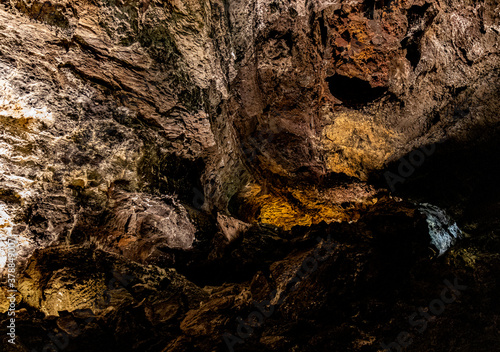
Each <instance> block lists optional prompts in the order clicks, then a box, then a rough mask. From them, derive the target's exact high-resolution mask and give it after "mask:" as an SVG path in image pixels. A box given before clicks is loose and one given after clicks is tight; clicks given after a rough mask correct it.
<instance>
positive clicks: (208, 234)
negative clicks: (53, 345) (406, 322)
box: [0, 0, 500, 352]
mask: <svg viewBox="0 0 500 352" xmlns="http://www.w3.org/2000/svg"><path fill="white" fill-rule="evenodd" d="M499 23H500V5H499V4H498V3H497V2H496V1H495V0H481V1H469V0H459V1H446V0H408V1H406V0H369V1H357V0H353V1H343V0H342V1H341V0H333V1H320V0H250V1H246V0H245V1H243V0H231V1H227V0H82V1H77V0H57V1H40V0H0V125H1V126H2V134H1V135H0V268H2V270H3V272H4V273H5V264H6V255H5V253H6V239H7V237H12V236H15V237H17V238H19V246H18V249H19V256H18V261H19V270H20V273H23V271H22V270H24V269H26V271H25V272H24V273H23V275H22V276H21V278H22V279H21V283H22V285H23V290H22V295H23V300H22V304H24V306H23V307H24V309H25V310H24V311H23V312H21V313H20V314H21V316H24V317H25V322H26V324H27V325H26V326H25V327H24V329H25V330H24V331H25V332H26V333H27V332H29V331H31V332H34V335H33V336H35V335H36V337H33V338H27V339H26V340H24V342H23V346H24V347H20V348H26V350H31V349H30V347H32V346H36V347H37V348H38V347H40V348H43V347H44V344H45V342H44V340H43V336H45V333H44V331H45V330H44V328H43V326H44V324H48V325H47V326H50V328H55V327H56V326H57V327H59V328H60V329H62V330H63V331H66V332H67V331H68V329H69V328H68V326H69V325H68V324H70V325H71V324H73V323H75V322H80V320H82V319H86V318H88V317H87V316H86V315H85V314H87V313H88V312H86V309H91V302H95V295H98V296H99V295H101V294H102V293H103V292H106V289H105V279H106V278H107V277H105V276H106V275H108V276H109V273H108V274H105V275H104V276H103V275H101V274H99V271H110V270H111V271H113V270H114V269H113V268H114V267H113V268H112V265H111V264H110V262H112V261H113V260H115V259H116V258H118V259H116V260H117V261H119V262H120V268H125V267H126V268H127V270H128V271H132V272H135V273H136V274H137V275H138V276H140V279H139V281H137V282H134V284H133V287H134V288H133V289H132V288H129V289H127V288H125V291H123V290H117V291H116V292H114V291H113V295H115V298H116V300H115V301H113V303H112V304H110V307H114V308H113V309H115V310H114V311H113V309H111V308H110V310H109V311H106V310H104V311H92V314H94V315H95V317H94V319H95V322H99V324H103V325H109V326H111V327H113V326H115V327H118V328H117V329H118V330H117V331H118V333H117V334H115V333H112V334H111V333H110V334H108V335H109V336H108V335H106V334H107V333H109V332H110V331H108V330H105V331H104V332H103V333H102V334H101V335H99V336H100V337H99V339H100V340H99V339H98V341H100V342H99V343H102V346H103V347H102V350H103V351H105V350H106V351H107V350H109V351H112V350H113V348H114V347H113V346H114V345H113V343H115V342H116V341H118V340H120V341H122V342H120V343H119V344H118V345H119V346H120V347H119V348H121V349H122V350H128V349H131V350H141V351H142V350H145V351H146V350H147V351H161V350H165V351H177V350H179V351H180V350H187V348H189V347H187V346H192V345H194V346H196V348H198V349H199V350H212V349H211V348H212V347H213V348H222V349H224V348H225V345H224V342H223V340H222V339H221V338H220V337H221V336H222V334H223V333H224V332H225V331H226V332H227V331H228V330H231V329H232V327H233V325H234V321H235V319H236V318H237V317H238V316H240V315H242V314H244V313H250V312H251V308H250V307H251V302H252V301H253V300H255V299H257V298H258V299H263V298H264V297H269V295H270V294H271V293H272V292H274V291H273V290H277V291H280V290H281V291H280V292H282V291H284V290H285V288H286V287H287V285H289V280H290V278H292V277H293V275H295V273H296V272H297V271H298V270H300V269H299V268H300V266H301V264H302V262H303V260H304V259H305V258H307V257H308V255H311V253H313V251H314V250H315V248H316V246H317V244H316V243H315V242H314V240H315V238H314V236H316V235H317V234H319V233H321V234H324V233H329V234H332V236H334V237H335V236H337V237H335V238H336V241H339V242H341V243H342V245H341V246H340V247H339V248H338V253H337V254H336V256H333V257H332V258H331V259H328V261H327V263H326V266H324V267H323V268H322V269H321V270H320V271H318V272H317V273H316V274H315V276H314V278H313V281H312V282H310V281H303V282H302V283H301V284H300V285H301V286H300V288H299V289H298V291H297V292H296V293H293V294H292V295H291V296H288V298H287V300H286V302H285V303H284V305H283V308H279V312H278V313H277V315H276V317H275V318H272V319H271V322H270V325H268V327H267V328H265V329H262V330H260V331H259V333H258V334H257V335H256V336H257V337H255V336H254V337H253V340H252V339H251V340H250V341H251V342H250V343H249V345H245V346H249V347H248V348H249V349H248V350H280V349H282V350H293V349H294V348H295V349H296V350H301V351H306V350H311V351H316V350H321V348H326V347H328V348H330V350H338V351H346V350H347V351H360V352H361V351H372V350H373V351H375V350H377V348H379V343H378V341H379V340H380V338H382V337H384V338H385V337H387V336H390V335H391V334H392V333H393V332H394V331H393V330H395V329H397V327H395V325H391V319H390V317H387V316H384V317H383V318H380V314H382V315H383V311H384V310H389V311H390V312H391V314H392V315H393V316H395V317H398V319H400V318H401V319H402V318H404V316H405V314H406V312H407V311H409V310H410V311H411V310H412V309H417V308H416V307H417V306H418V300H419V298H418V297H421V296H418V295H419V294H422V296H424V297H428V298H429V299H430V298H431V297H432V296H433V294H434V291H433V289H432V288H429V287H431V286H432V285H436V284H439V282H440V281H439V280H441V279H440V273H443V275H444V274H447V275H451V274H453V275H459V274H460V275H462V277H464V280H468V284H469V285H474V284H475V286H474V288H473V289H472V292H473V294H477V295H479V294H480V292H482V291H483V292H485V293H484V294H485V295H486V297H490V298H491V297H494V296H495V294H496V293H498V285H497V284H496V281H495V280H494V279H492V278H494V277H495V275H496V271H495V270H493V269H491V267H492V266H494V265H493V264H495V263H496V262H497V260H498V258H497V257H498V254H497V252H495V251H496V248H500V247H498V239H497V229H498V226H497V225H498V224H500V220H499V218H498V209H500V208H499V206H498V204H499V203H498V196H500V188H499V187H498V181H497V180H498V176H500V171H499V170H498V163H497V162H496V160H497V157H496V155H497V152H498V151H499V145H500V144H499V143H498V138H497V136H499V132H500V129H499V126H500V125H499V118H498V111H499V110H500V102H499V101H500V100H499V99H498V98H499V96H500V78H499V77H500V75H499V69H500V57H499V56H500V50H499V46H500V25H499ZM422 148H423V149H422ZM422 150H425V151H430V150H431V151H432V152H430V153H426V154H425V155H424V154H422V152H418V153H420V154H418V155H417V154H415V153H416V152H415V151H422ZM416 157H417V158H416ZM419 158H420V159H419ZM417 159H418V160H417ZM402 160H406V162H407V164H406V166H404V165H403V166H401V165H402V164H401V163H402ZM408 160H409V161H411V164H408V162H409V161H408ZM408 165H409V166H408ZM388 172H389V173H390V174H388ZM387 175H392V176H391V177H392V179H388V178H387ZM391 180H392V181H391ZM396 181H397V182H396ZM395 182H396V183H397V186H398V188H397V190H396V189H395V188H394V185H395ZM479 183H480V184H481V186H479V185H478V184H479ZM415 202H430V203H433V204H437V205H440V206H442V207H445V208H446V209H447V210H448V211H449V212H451V214H452V215H453V216H454V217H455V218H457V220H458V224H459V226H461V227H462V228H463V229H464V230H465V232H466V233H467V234H468V235H470V238H471V239H470V240H467V241H471V242H467V241H466V242H465V244H461V245H460V246H462V247H458V248H457V249H454V250H452V251H451V252H450V253H448V254H445V255H444V256H443V258H444V259H439V260H440V261H437V262H436V261H431V257H432V255H431V254H430V253H429V252H428V251H427V250H426V248H427V241H428V238H427V237H426V236H427V233H426V227H425V221H424V219H423V218H422V216H421V214H420V215H419V214H418V212H417V211H416V209H417V208H418V207H417V206H416V205H415V204H414V203H415ZM401 233H404V235H402V234H401ZM94 252H95V253H99V258H98V259H95V260H97V264H96V266H92V265H91V264H89V263H88V262H85V260H86V259H85V258H87V259H88V257H90V256H92V255H94V254H92V253H94ZM356 253H359V255H358V254H356ZM395 253H396V254H395ZM59 256H61V258H63V259H64V260H62V259H61V261H59V260H58V259H57V258H58V257H59ZM73 257H74V258H73ZM72 258H73V259H72ZM78 258H80V259H78ZM109 258H115V259H109ZM338 258H341V259H338ZM80 260H83V261H84V262H85V263H86V264H85V265H87V264H88V265H90V266H89V267H88V268H87V269H88V270H89V271H90V272H91V273H92V274H89V275H83V274H82V275H80V277H79V274H78V275H77V274H75V273H76V272H78V273H79V272H80V271H75V273H73V271H74V270H76V269H75V268H76V267H77V266H78V265H79V261H80ZM421 261H423V262H424V263H422V262H421ZM471 263H472V264H471ZM474 263H476V264H474ZM148 265H153V266H152V269H151V268H149V267H148V268H149V269H145V268H146V267H147V266H148ZM474 265H477V266H474ZM398 266H401V270H399V269H398V268H397V267H398ZM165 268H167V269H165ZM172 268H175V269H172ZM394 268H396V269H394ZM53 270H56V271H57V273H55V274H52V273H51V271H53ZM165 270H167V271H165ZM384 270H388V272H390V273H391V274H390V275H392V276H391V277H393V280H392V281H391V280H389V281H390V282H389V283H388V282H387V280H386V279H384V277H383V273H384V272H385V271H384ZM419 270H423V271H419ZM177 271H178V273H177ZM422 272H424V273H426V274H428V277H427V278H424V279H422V277H421V276H419V275H423V274H421V273H422ZM332 273H335V275H334V276H335V280H334V281H332V282H334V284H332V283H330V282H331V276H332V275H333V274H332ZM148 275H149V276H151V280H150V281H149V283H148V282H146V281H147V280H146V281H145V279H144V277H145V276H148ZM169 275H170V276H172V277H170V276H169ZM283 275H284V276H283ZM149 276H148V277H149ZM167 276H169V278H168V280H167V279H165V277H167ZM424 276H425V275H424ZM365 279H366V280H368V282H370V283H371V284H373V287H375V289H374V290H375V291H374V292H372V293H368V294H365V293H363V292H364V290H368V289H369V287H368V286H366V285H365V284H363V280H365ZM483 279H484V280H486V281H484V280H483ZM162 280H163V281H162ZM165 280H166V281H165ZM169 280H170V281H172V280H173V281H175V284H172V285H171V286H169V284H168V282H170V281H169ZM394 280H396V281H397V282H396V281H394ZM398 280H399V281H398ZM426 280H427V281H426ZM488 280H490V281H488ZM167 281H168V282H167ZM191 281H192V282H191ZM441 281H442V280H441ZM162 282H163V284H161V283H162ZM149 284H151V285H153V286H154V288H151V287H148V285H149ZM197 285H199V286H206V287H205V288H204V290H202V289H200V288H198V287H197ZM387 285H389V287H391V289H392V290H394V292H395V294H394V295H392V296H391V295H386V294H384V293H381V292H382V291H379V290H383V287H388V286H387ZM405 285H406V287H412V288H414V289H415V290H416V291H415V292H416V293H415V294H411V295H406V293H408V292H407V289H406V288H405ZM131 287H132V286H131ZM145 287H146V288H145ZM338 287H344V288H343V289H340V288H338ZM80 288H81V289H80ZM181 288H184V289H189V290H191V291H190V293H189V294H184V293H183V294H182V295H180V296H182V297H185V299H184V298H183V299H184V301H182V302H170V301H168V300H167V301H168V302H167V301H162V299H161V296H162V295H163V294H167V293H168V294H172V292H174V293H175V292H177V291H176V290H178V289H181ZM314 290H317V294H316V293H315V294H314V297H313V296H311V297H309V296H308V293H310V292H313V291H314ZM63 291H64V292H63ZM80 291H81V292H82V293H81V294H79V293H78V292H80ZM58 292H63V295H69V296H75V297H76V298H75V299H66V298H64V299H63V300H61V301H60V300H58V299H59V297H57V295H58ZM127 292H128V293H127ZM165 292H167V293H165ZM4 293H5V292H3V291H1V292H0V296H2V294H4ZM321 295H324V298H322V297H320V296H321ZM64 297H66V296H64ZM169 297H170V296H169ZM193 297H194V298H193ZM143 299H147V302H146V303H144V301H142V300H143ZM75 300H76V301H75ZM186 300H187V301H189V302H191V301H193V302H196V303H195V304H191V303H189V302H187V301H186ZM87 301H88V302H87ZM465 301H466V302H469V303H470V302H472V303H470V304H471V306H472V307H476V308H477V311H476V312H475V313H473V314H472V313H471V314H472V317H473V318H472V320H473V321H474V319H476V320H477V319H479V320H480V316H481V314H483V312H486V313H485V314H486V318H484V319H485V320H484V321H486V322H487V323H488V324H489V323H491V324H493V322H495V321H496V320H495V319H496V318H494V315H495V314H496V313H495V312H496V310H495V309H491V307H489V306H478V305H477V304H475V303H474V302H473V301H474V300H473V298H470V297H469V299H468V300H467V299H466V300H465ZM200 302H203V304H204V305H201V306H198V305H199V303H200ZM307 302H310V303H307ZM311 302H312V303H311ZM352 302H355V304H354V306H353V307H354V308H353V309H352V310H349V309H344V308H345V307H344V305H345V306H347V305H349V304H350V303H352ZM363 302H369V303H367V304H366V305H364V303H363ZM108 303H109V302H108ZM309 304H310V305H311V306H309ZM392 304H393V305H394V307H392V306H391V305H392ZM2 307H3V306H2ZM124 307H125V308H124ZM2 309H4V308H2ZM155 309H158V310H159V312H158V313H155ZM461 309H462V310H461V312H465V313H466V312H467V309H466V308H461ZM338 310H340V311H341V313H339V317H338V319H337V320H335V324H334V323H332V322H330V321H328V319H326V318H325V316H323V315H322V314H323V313H321V312H328V313H329V314H333V312H336V311H338ZM308 312H314V313H308ZM42 313H43V314H42ZM410 313H411V312H410ZM476 313H477V314H476ZM155 314H157V315H155ZM314 314H316V315H318V316H319V317H320V318H315V317H314ZM325 314H326V313H325ZM130 316H133V317H134V319H132V320H131V321H132V323H131V324H130V326H129V325H127V324H126V322H127V319H129V318H127V317H130ZM356 317H358V318H356ZM362 317H366V319H365V320H366V321H368V322H369V323H367V324H366V325H363V324H365V323H364V322H363V318H362ZM379 318H380V319H379ZM47 319H48V320H47ZM447 319H450V320H449V321H448V322H451V323H452V325H453V324H456V325H457V326H459V329H461V330H460V331H467V326H468V325H467V324H465V325H463V324H462V325H461V320H460V318H457V317H456V316H451V317H450V316H448V318H447ZM287 321H290V325H286V324H285V325H284V326H281V325H280V324H282V323H283V322H287ZM347 321H354V323H353V324H354V326H348V323H347ZM309 323H311V324H312V325H311V326H314V328H315V329H316V330H315V331H312V330H307V329H306V330H303V329H302V328H303V327H304V326H305V325H306V326H307V325H308V324H309ZM99 324H98V325H99ZM134 324H135V325H134ZM384 324H388V325H389V326H390V327H389V328H387V329H386V328H384V327H383V325H384ZM398 324H399V323H398ZM495 324H496V323H495ZM398 326H399V325H398ZM144 327H146V329H147V328H150V330H149V332H148V333H147V334H145V335H144V338H143V339H142V340H140V341H139V342H137V343H135V342H134V343H133V344H131V343H128V342H126V343H125V342H123V341H129V340H127V339H125V337H126V336H127V335H129V334H131V335H130V336H140V335H141V333H140V332H141V331H143V330H141V329H143V328H144ZM30 329H31V330H30ZM70 330H71V329H70ZM296 331H302V332H301V333H300V334H298V335H296ZM445 331H447V330H446V329H445V328H443V327H442V326H441V325H439V327H438V328H437V330H436V332H435V333H434V335H432V336H433V338H436V339H437V338H438V337H439V336H441V335H440V334H444V335H446V332H445ZM491 331H493V330H491ZM491 331H490V332H489V333H488V334H490V335H488V339H489V340H488V341H490V342H491V341H497V342H498V341H499V340H498V334H495V333H493V332H491ZM35 332H36V333H35ZM95 332H96V328H95V326H94V325H92V326H90V327H88V329H87V330H85V331H84V332H82V333H81V334H76V333H75V334H73V332H71V333H69V332H68V334H69V335H70V336H71V337H72V338H73V339H74V340H75V341H80V342H82V341H83V340H86V339H87V337H88V336H90V335H92V334H93V333H95ZM329 334H330V335H331V336H335V338H336V339H337V342H332V341H331V340H328V336H330V335H329ZM471 334H472V335H474V333H471ZM40 336H41V337H40ZM342 336H344V337H342ZM345 336H350V337H345ZM481 336H482V335H480V333H479V332H477V334H476V335H474V337H473V338H472V339H471V341H479V340H480V339H481ZM159 337H161V338H159ZM101 338H102V339H101ZM128 338H130V337H128ZM155 339H157V342H154V341H155ZM454 341H455V340H454ZM457 341H458V340H456V341H455V342H456V343H457V345H458V344H459V342H457ZM82 343H83V342H82ZM72 346H73V347H70V348H69V349H68V351H69V350H75V351H77V350H78V346H80V345H79V344H78V343H76V344H73V345H72ZM81 346H83V345H81ZM85 346H86V347H85V348H87V350H89V351H90V350H92V348H95V346H96V345H93V344H92V343H90V344H89V345H85ZM214 346H215V347H214ZM419 346H420V347H421V346H424V347H422V348H423V349H422V348H420V347H419ZM429 346H434V345H433V342H432V341H430V340H429V341H427V340H425V339H423V340H422V339H421V340H420V345H418V346H417V345H413V347H411V348H413V350H415V351H418V350H420V351H421V350H429V348H431V347H429ZM440 346H441V345H440ZM454 346H456V345H454ZM466 346H467V347H464V348H465V349H463V350H464V351H472V350H474V349H473V346H472V345H471V344H466ZM471 346H472V347H471ZM82 348H83V347H82ZM308 348H309V349H308ZM419 348H420V349H419ZM467 348H468V349H467ZM436 350H437V349H436ZM439 350H443V351H444V350H446V349H445V348H444V347H443V348H442V349H439ZM476 350H477V349H476ZM490 350H491V349H489V350H488V351H490ZM19 351H24V350H23V349H19Z"/></svg>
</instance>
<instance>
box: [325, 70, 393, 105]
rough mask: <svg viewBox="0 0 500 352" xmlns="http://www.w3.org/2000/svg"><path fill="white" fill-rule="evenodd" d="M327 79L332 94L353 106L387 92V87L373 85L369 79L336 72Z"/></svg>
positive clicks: (345, 103) (364, 103)
mask: <svg viewBox="0 0 500 352" xmlns="http://www.w3.org/2000/svg"><path fill="white" fill-rule="evenodd" d="M326 80H327V82H328V85H329V88H330V92H331V93H332V95H333V96H334V97H336V98H338V99H340V100H341V101H342V102H343V103H344V105H345V106H347V107H351V108H356V107H359V106H362V105H366V104H368V103H370V102H372V101H374V100H376V99H378V98H380V97H381V96H383V95H384V93H385V92H387V88H386V87H372V86H371V85H370V83H368V82H367V81H363V80H361V79H359V78H356V77H352V78H350V77H347V76H342V75H339V74H335V75H333V76H331V77H328V78H327V79H326Z"/></svg>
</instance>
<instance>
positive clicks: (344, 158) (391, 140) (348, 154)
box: [322, 111, 399, 180]
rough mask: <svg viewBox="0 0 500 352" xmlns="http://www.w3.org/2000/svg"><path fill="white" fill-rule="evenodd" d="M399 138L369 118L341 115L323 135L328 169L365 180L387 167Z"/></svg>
mask: <svg viewBox="0 0 500 352" xmlns="http://www.w3.org/2000/svg"><path fill="white" fill-rule="evenodd" d="M398 139H399V137H398V135H397V134H396V133H394V132H393V131H391V130H389V129H387V128H385V127H382V126H379V125H377V124H376V123H375V122H374V121H373V118H372V117H370V116H368V115H364V114H362V113H359V112H354V111H351V112H341V113H338V114H336V115H335V116H334V117H333V123H332V124H329V125H327V126H325V128H324V129H323V132H322V142H323V147H324V148H325V154H326V160H327V162H326V163H327V168H328V169H329V170H330V171H332V172H336V173H344V174H346V175H348V176H352V177H357V178H359V179H361V180H366V178H367V175H368V173H369V171H372V170H376V169H379V168H381V167H382V166H383V165H384V162H385V161H386V160H387V159H388V158H389V157H390V155H391V154H392V152H393V150H394V145H395V142H396V141H397V140H398Z"/></svg>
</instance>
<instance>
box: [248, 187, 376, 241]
mask: <svg viewBox="0 0 500 352" xmlns="http://www.w3.org/2000/svg"><path fill="white" fill-rule="evenodd" d="M333 193H337V194H333ZM352 194H354V191H352V192H349V191H347V190H346V189H343V188H338V189H337V190H334V191H332V190H330V191H328V192H326V193H324V194H321V193H320V192H318V190H317V189H312V188H303V189H299V188H297V189H291V188H289V189H285V190H278V191H277V190H273V191H272V192H264V191H263V188H262V187H261V186H259V185H257V184H252V185H249V186H247V189H246V191H245V194H244V198H245V199H246V200H247V202H248V204H249V206H250V208H252V209H253V213H254V214H255V215H254V219H250V220H256V221H259V222H261V223H264V224H268V225H274V226H277V227H279V228H282V229H283V230H286V231H288V230H291V229H292V227H294V226H311V225H314V224H318V223H320V222H322V221H324V222H326V223H331V222H343V221H356V220H358V219H359V218H360V216H361V212H362V211H364V210H366V209H368V207H369V206H370V205H373V204H375V203H376V202H377V198H375V197H374V195H373V193H372V192H370V191H365V192H364V193H363V196H359V197H352ZM345 203H347V204H345Z"/></svg>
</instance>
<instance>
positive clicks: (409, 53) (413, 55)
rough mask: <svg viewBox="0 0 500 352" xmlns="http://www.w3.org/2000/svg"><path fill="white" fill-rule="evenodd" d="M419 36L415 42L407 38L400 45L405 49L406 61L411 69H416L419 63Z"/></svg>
mask: <svg viewBox="0 0 500 352" xmlns="http://www.w3.org/2000/svg"><path fill="white" fill-rule="evenodd" d="M420 36H421V35H420V34H419V35H417V41H415V40H413V39H410V38H407V39H405V40H403V42H402V43H401V44H402V46H403V48H406V59H408V61H410V64H411V66H412V67H413V68H415V67H417V65H418V63H419V62H420V57H421V54H420V44H419V42H420Z"/></svg>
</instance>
